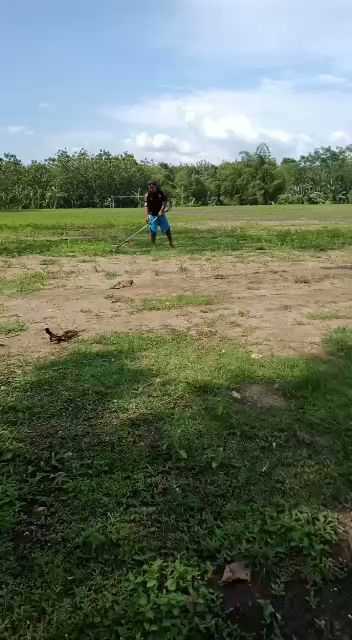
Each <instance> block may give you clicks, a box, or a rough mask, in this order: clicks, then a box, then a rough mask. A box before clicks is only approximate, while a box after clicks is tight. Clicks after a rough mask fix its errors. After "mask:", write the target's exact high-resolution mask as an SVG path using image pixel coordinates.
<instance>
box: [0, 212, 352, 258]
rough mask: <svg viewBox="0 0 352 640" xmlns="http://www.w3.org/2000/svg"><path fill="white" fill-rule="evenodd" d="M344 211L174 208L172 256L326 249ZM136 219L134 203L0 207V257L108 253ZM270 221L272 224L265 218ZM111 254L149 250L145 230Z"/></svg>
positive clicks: (348, 234) (339, 244)
mask: <svg viewBox="0 0 352 640" xmlns="http://www.w3.org/2000/svg"><path fill="white" fill-rule="evenodd" d="M351 213H352V206H351V205H346V206H344V205H341V206H340V205H331V206H330V205H322V206H303V205H302V206H292V207H291V206H274V207H217V208H216V207H215V208H214V207H209V208H206V207H205V208H197V209H187V210H183V211H179V210H175V211H174V212H171V213H170V219H171V222H172V225H173V227H174V235H175V240H176V254H177V255H179V254H181V255H188V254H202V253H208V252H211V253H225V254H228V253H232V252H235V251H256V250H270V251H277V250H280V251H283V250H313V251H314V250H319V251H326V250H329V249H339V248H343V247H346V246H352V226H351ZM142 221H143V213H142V211H141V210H138V209H131V210H130V209H128V210H126V209H120V210H118V209H116V210H114V211H111V210H104V209H103V210H94V209H86V210H62V211H61V210H57V211H28V212H22V213H11V214H9V213H1V214H0V256H3V257H11V256H19V255H27V254H28V255H30V254H39V255H44V256H68V255H77V256H103V255H112V254H113V253H114V249H113V246H112V245H114V244H115V245H116V244H118V243H119V242H122V241H123V240H124V239H125V238H126V237H127V236H128V235H129V234H131V233H132V232H133V231H135V230H136V229H138V227H139V225H140V224H141V222H142ZM273 222H274V223H277V224H269V223H273ZM313 223H314V224H313ZM289 225H296V228H290V227H289ZM67 238H69V239H67ZM118 253H119V254H147V255H149V254H150V243H149V239H148V235H147V233H146V232H145V233H141V234H140V235H139V236H136V238H135V239H133V240H132V241H131V242H130V243H129V244H128V245H125V246H123V247H121V249H119V250H118ZM156 255H161V256H164V255H165V256H166V255H167V256H169V255H170V251H169V249H168V246H167V243H166V241H165V239H164V238H160V239H159V241H158V249H157V253H156ZM171 255H174V252H171Z"/></svg>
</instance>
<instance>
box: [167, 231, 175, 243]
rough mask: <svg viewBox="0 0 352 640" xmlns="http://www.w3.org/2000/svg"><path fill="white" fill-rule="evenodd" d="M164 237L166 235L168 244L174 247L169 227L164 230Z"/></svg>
mask: <svg viewBox="0 0 352 640" xmlns="http://www.w3.org/2000/svg"><path fill="white" fill-rule="evenodd" d="M166 237H167V239H168V241H169V245H170V247H172V248H174V246H175V245H174V243H173V240H172V234H171V229H169V230H168V231H167V232H166Z"/></svg>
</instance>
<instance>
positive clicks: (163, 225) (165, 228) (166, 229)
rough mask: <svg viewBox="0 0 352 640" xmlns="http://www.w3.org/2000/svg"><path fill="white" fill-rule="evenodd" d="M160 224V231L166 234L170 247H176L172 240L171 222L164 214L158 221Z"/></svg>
mask: <svg viewBox="0 0 352 640" xmlns="http://www.w3.org/2000/svg"><path fill="white" fill-rule="evenodd" d="M158 222H159V226H160V229H161V230H162V232H163V233H165V235H166V237H167V239H168V241H169V245H170V247H173V246H174V243H173V240H172V234H171V227H170V225H169V221H168V219H167V217H166V215H165V214H163V215H162V216H160V217H159V219H158Z"/></svg>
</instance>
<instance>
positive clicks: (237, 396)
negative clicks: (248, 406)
mask: <svg viewBox="0 0 352 640" xmlns="http://www.w3.org/2000/svg"><path fill="white" fill-rule="evenodd" d="M231 395H232V397H233V398H235V400H241V394H240V393H238V391H231Z"/></svg>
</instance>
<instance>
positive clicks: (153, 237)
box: [149, 215, 158, 246]
mask: <svg viewBox="0 0 352 640" xmlns="http://www.w3.org/2000/svg"><path fill="white" fill-rule="evenodd" d="M155 218H156V216H154V215H151V216H150V217H149V228H150V240H151V243H152V245H153V246H155V241H156V234H157V233H158V225H157V220H156V219H155Z"/></svg>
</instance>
